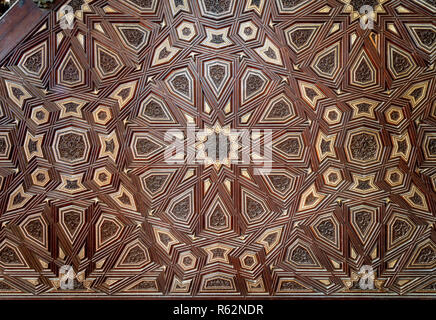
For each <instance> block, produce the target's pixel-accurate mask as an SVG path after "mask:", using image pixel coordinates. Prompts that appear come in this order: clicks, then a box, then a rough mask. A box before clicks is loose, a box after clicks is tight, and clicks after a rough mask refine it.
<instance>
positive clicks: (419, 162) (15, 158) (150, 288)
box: [0, 0, 436, 297]
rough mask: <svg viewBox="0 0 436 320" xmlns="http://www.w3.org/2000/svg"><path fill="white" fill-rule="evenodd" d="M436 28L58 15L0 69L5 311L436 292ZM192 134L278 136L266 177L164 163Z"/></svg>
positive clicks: (144, 6)
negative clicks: (20, 302)
mask: <svg viewBox="0 0 436 320" xmlns="http://www.w3.org/2000/svg"><path fill="white" fill-rule="evenodd" d="M29 2H30V0H29ZM65 4H69V5H70V6H71V7H72V9H73V11H74V15H75V19H74V21H73V23H72V25H71V27H72V28H71V29H69V28H61V23H60V22H61V21H62V19H63V14H64V12H63V10H61V7H62V6H63V5H65ZM364 5H369V6H372V7H373V9H374V10H373V13H374V15H373V17H374V23H373V24H374V25H373V28H372V29H371V28H367V29H364V28H362V25H361V20H363V19H361V18H362V16H361V13H360V8H361V7H362V6H364ZM435 14H436V2H435V1H434V0H402V1H398V0H359V1H357V0H340V1H339V0H338V1H336V0H322V1H315V0H241V1H237V0H195V1H191V0H162V1H158V0H94V1H93V0H71V1H58V2H56V3H55V5H54V6H53V7H52V9H51V11H50V13H49V14H48V15H46V16H45V18H44V19H43V20H42V21H40V22H39V23H38V25H37V26H36V27H35V28H34V29H33V30H27V32H26V36H25V37H24V39H23V40H22V41H21V42H20V43H19V44H18V45H17V46H16V47H15V48H13V50H11V51H10V52H9V53H8V54H6V55H5V58H4V59H3V60H2V61H1V62H0V66H1V69H0V92H1V94H0V106H1V114H0V115H1V117H0V187H1V193H0V228H1V229H0V297H11V296H16V295H18V296H26V297H41V296H59V297H61V296H62V297H71V296H73V295H74V296H77V295H79V296H87V295H93V296H98V297H114V296H115V297H117V296H120V297H121V296H129V297H132V296H150V297H157V296H164V297H167V296H168V297H171V296H177V297H187V296H208V295H214V296H228V295H230V296H234V297H244V296H257V297H262V296H276V297H279V296H282V297H295V296H303V297H304V296H317V297H324V296H330V297H344V296H345V297H357V296H371V297H385V296H394V297H397V296H400V295H403V296H408V297H417V296H423V295H426V296H427V297H428V296H430V297H436V193H435V192H436V94H435V92H436V90H435V86H436V83H435V82H436V79H435V76H436V71H435V57H436V55H435V53H436V51H435V50H436V27H435V24H434V21H435ZM188 126H193V127H195V128H197V129H199V130H203V129H206V131H207V132H212V133H213V132H214V134H217V133H220V132H222V133H224V134H228V133H229V132H232V131H235V130H241V129H245V130H247V132H250V131H251V132H254V131H253V130H255V129H259V130H264V129H265V130H266V129H269V130H272V153H273V159H272V160H273V161H272V169H271V171H268V172H266V173H265V174H262V175H261V174H257V173H256V172H257V170H255V169H256V168H257V167H256V163H254V162H253V163H252V164H235V163H231V162H229V159H227V158H226V159H219V160H220V161H219V163H216V162H215V163H212V162H213V161H212V162H207V161H209V160H210V159H209V158H210V157H209V155H208V154H207V153H205V157H206V160H207V159H209V160H207V161H206V162H205V163H193V162H190V161H188V159H186V161H184V162H183V163H182V162H180V163H178V164H168V163H167V162H166V161H165V160H166V158H165V154H166V153H165V152H166V151H167V150H168V146H169V144H170V141H169V140H168V139H166V138H165V134H166V133H167V132H168V130H179V131H180V133H178V135H179V138H180V134H181V139H182V140H184V142H183V143H182V144H185V146H187V148H185V149H190V148H191V149H192V148H193V149H194V151H196V152H199V150H200V151H201V150H204V148H206V149H207V146H208V145H210V143H209V142H210V141H211V140H209V139H212V138H211V137H212V136H211V135H209V138H207V139H203V140H201V141H200V143H196V144H195V145H188V144H189V143H188V141H187V135H188V129H187V128H188ZM261 132H263V131H261ZM213 137H214V138H215V136H213ZM217 137H218V136H217ZM225 137H226V138H225V139H224V140H219V143H218V145H215V144H213V145H214V146H215V147H216V150H221V149H223V150H227V151H230V153H232V152H233V153H236V154H241V153H242V154H243V153H246V152H247V150H245V149H244V148H245V147H244V145H242V144H241V143H240V140H238V139H234V138H232V137H231V135H226V136H225ZM262 139H263V136H262V135H260V136H258V137H257V140H256V141H257V142H258V143H260V142H261V141H263V140H262ZM259 141H260V142H259ZM62 266H72V268H73V271H74V274H75V275H76V277H75V279H74V283H73V286H72V287H65V286H63V285H62V284H63V283H62V282H63V278H62V277H60V275H61V274H63V273H62V272H63V271H62V270H63V269H62V270H61V268H62ZM368 268H370V269H369V270H371V269H372V270H373V273H371V275H370V276H366V275H364V274H363V273H362V272H360V271H361V270H368ZM61 271H62V272H61ZM362 279H363V280H365V279H369V280H365V281H366V282H365V281H363V282H364V285H362ZM371 281H373V282H374V283H373V286H371V285H370V282H371Z"/></svg>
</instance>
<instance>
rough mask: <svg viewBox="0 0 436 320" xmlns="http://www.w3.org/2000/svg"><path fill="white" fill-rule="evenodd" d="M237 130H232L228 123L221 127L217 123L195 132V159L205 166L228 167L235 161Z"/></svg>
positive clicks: (236, 156) (237, 144) (236, 155)
mask: <svg viewBox="0 0 436 320" xmlns="http://www.w3.org/2000/svg"><path fill="white" fill-rule="evenodd" d="M238 140H239V132H237V131H235V130H232V129H231V128H230V125H227V126H225V127H221V126H220V124H219V123H217V124H215V125H214V126H213V127H208V126H206V128H205V129H204V130H202V131H200V132H198V133H197V141H198V142H197V144H196V149H197V150H198V151H197V160H200V161H202V162H203V163H204V165H205V166H206V167H208V166H211V165H213V166H215V168H216V169H217V170H219V169H220V168H221V166H222V165H225V166H227V167H230V165H231V164H232V162H233V161H237V160H238V159H239V157H238V149H239V143H238Z"/></svg>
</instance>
